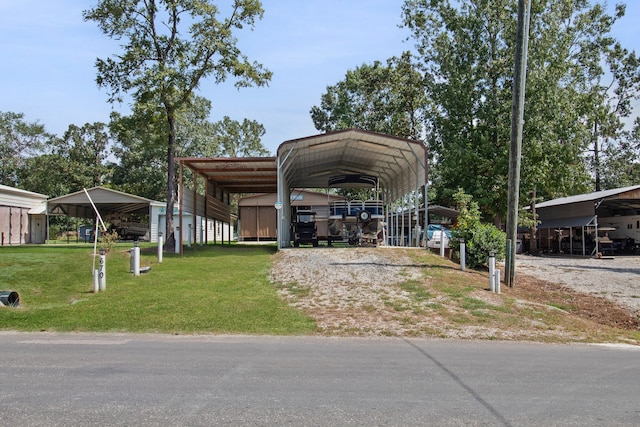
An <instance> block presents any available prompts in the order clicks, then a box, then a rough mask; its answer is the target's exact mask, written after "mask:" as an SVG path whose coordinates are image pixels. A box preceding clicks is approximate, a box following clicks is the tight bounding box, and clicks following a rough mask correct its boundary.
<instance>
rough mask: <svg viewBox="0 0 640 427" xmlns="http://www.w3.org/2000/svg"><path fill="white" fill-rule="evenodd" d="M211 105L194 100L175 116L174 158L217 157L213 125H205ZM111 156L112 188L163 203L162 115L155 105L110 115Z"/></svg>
mask: <svg viewBox="0 0 640 427" xmlns="http://www.w3.org/2000/svg"><path fill="white" fill-rule="evenodd" d="M210 111H211V102H210V101H208V100H207V99H205V98H202V97H199V96H194V99H193V101H192V102H191V103H190V104H189V105H184V106H183V107H182V108H181V109H180V110H179V111H178V112H177V114H176V156H180V157H195V156H201V157H214V156H218V155H220V147H219V145H218V144H217V142H216V141H215V137H216V134H215V125H214V124H213V123H211V122H209V121H208V116H209V113H210ZM110 127H111V131H112V132H113V134H114V138H115V145H114V149H113V152H114V155H115V157H116V158H117V159H118V160H119V163H118V164H117V165H114V166H113V176H112V184H113V185H114V187H116V188H118V189H119V190H121V191H125V192H129V193H132V194H137V195H139V196H143V197H147V198H149V199H152V200H166V186H165V185H163V184H162V182H163V177H165V176H167V162H166V150H165V146H166V141H165V133H164V131H163V129H164V127H165V122H164V112H163V110H162V108H161V107H159V106H158V105H155V104H136V105H134V108H133V113H132V114H131V115H129V116H122V115H120V114H118V113H114V114H112V117H111V124H110Z"/></svg>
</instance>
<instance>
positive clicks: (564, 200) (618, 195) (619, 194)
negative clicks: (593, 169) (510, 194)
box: [536, 185, 640, 209]
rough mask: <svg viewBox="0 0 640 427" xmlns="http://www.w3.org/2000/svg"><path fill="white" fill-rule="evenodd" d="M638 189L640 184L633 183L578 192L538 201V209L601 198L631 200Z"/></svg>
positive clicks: (635, 196)
mask: <svg viewBox="0 0 640 427" xmlns="http://www.w3.org/2000/svg"><path fill="white" fill-rule="evenodd" d="M638 190H640V185H633V186H631V187H622V188H614V189H612V190H603V191H596V192H593V193H587V194H578V195H575V196H569V197H561V198H559V199H553V200H547V201H546V202H542V203H537V204H536V209H539V208H548V207H551V206H561V205H568V204H571V203H581V202H589V201H594V202H596V201H601V200H602V201H604V200H608V201H610V200H611V199H619V200H629V201H631V200H633V199H634V198H637V195H636V194H634V193H635V192H637V191H638ZM625 193H629V196H632V197H627V194H625Z"/></svg>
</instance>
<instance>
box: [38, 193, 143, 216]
mask: <svg viewBox="0 0 640 427" xmlns="http://www.w3.org/2000/svg"><path fill="white" fill-rule="evenodd" d="M87 193H89V195H90V197H91V200H92V201H93V203H94V204H95V205H96V207H97V209H98V212H100V214H101V215H102V214H104V213H122V214H125V213H128V214H131V213H134V214H138V215H147V214H149V206H150V204H151V202H152V200H150V199H146V198H144V197H140V196H135V195H132V194H127V193H123V192H121V191H116V190H112V189H110V188H104V187H93V188H90V189H88V190H87ZM47 206H48V208H47V209H48V212H49V214H52V215H68V216H72V217H77V218H93V217H95V213H94V211H93V207H92V206H91V201H90V200H89V198H88V197H87V195H86V194H85V192H84V190H81V191H77V192H75V193H71V194H67V195H65V196H60V197H55V198H53V199H49V200H48V201H47Z"/></svg>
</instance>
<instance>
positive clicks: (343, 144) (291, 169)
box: [177, 129, 428, 248]
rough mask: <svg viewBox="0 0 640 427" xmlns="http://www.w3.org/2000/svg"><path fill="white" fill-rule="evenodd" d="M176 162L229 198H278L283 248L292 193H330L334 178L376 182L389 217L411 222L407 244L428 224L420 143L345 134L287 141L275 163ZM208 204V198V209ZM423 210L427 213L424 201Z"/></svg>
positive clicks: (268, 159) (266, 160)
mask: <svg viewBox="0 0 640 427" xmlns="http://www.w3.org/2000/svg"><path fill="white" fill-rule="evenodd" d="M177 161H178V162H179V164H180V166H181V167H183V166H187V167H188V168H190V169H191V170H192V171H194V172H195V175H196V176H201V177H203V178H204V179H206V181H207V187H208V188H209V187H215V188H220V189H223V190H224V192H226V193H268V192H277V194H278V207H280V208H281V209H280V215H279V223H278V247H279V248H282V247H286V246H289V245H290V241H289V236H288V232H289V229H290V225H291V218H290V216H291V209H290V195H291V189H293V188H328V186H329V179H330V178H331V177H333V176H336V175H350V174H363V175H372V176H375V177H377V178H378V186H379V191H380V192H381V195H382V199H383V202H384V204H385V206H386V212H388V216H390V215H394V214H395V215H398V218H401V219H402V221H404V220H405V217H407V218H408V221H409V224H408V225H409V227H407V228H408V229H409V234H410V236H408V237H409V238H408V242H414V241H416V240H417V239H413V237H415V236H411V233H412V231H411V224H412V223H414V224H416V225H417V224H418V223H419V222H420V221H423V223H422V224H420V225H421V226H424V218H426V212H424V213H425V215H419V212H420V208H419V204H420V196H422V197H423V198H426V191H425V186H426V182H427V174H428V162H427V149H426V147H425V146H424V144H422V143H421V142H419V141H414V140H408V139H404V138H398V137H394V136H390V135H385V134H380V133H375V132H369V131H364V130H360V129H346V130H340V131H335V132H329V133H324V134H319V135H315V136H309V137H305V138H299V139H293V140H289V141H285V142H283V143H282V144H281V145H280V146H279V147H278V150H277V157H265V158H246V159H243V158H233V159H225V158H200V159H197V158H179V159H177ZM181 175H182V174H181ZM180 187H181V188H182V182H181V184H180ZM194 188H196V185H194ZM207 194H208V195H209V191H207ZM181 200H182V199H181ZM181 200H180V201H179V203H180V202H181ZM208 200H209V196H207V204H208V203H209V201H208ZM424 205H425V207H426V205H427V204H426V200H424ZM425 210H426V209H425ZM206 215H207V216H209V213H208V212H207V213H206ZM389 219H391V218H389ZM387 222H388V221H387ZM404 228H405V224H403V230H404ZM416 236H417V235H416Z"/></svg>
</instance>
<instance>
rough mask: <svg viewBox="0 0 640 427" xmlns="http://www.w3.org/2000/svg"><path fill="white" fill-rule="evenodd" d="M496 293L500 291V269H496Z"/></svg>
mask: <svg viewBox="0 0 640 427" xmlns="http://www.w3.org/2000/svg"><path fill="white" fill-rule="evenodd" d="M496 293H498V294H499V293H500V270H496Z"/></svg>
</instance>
